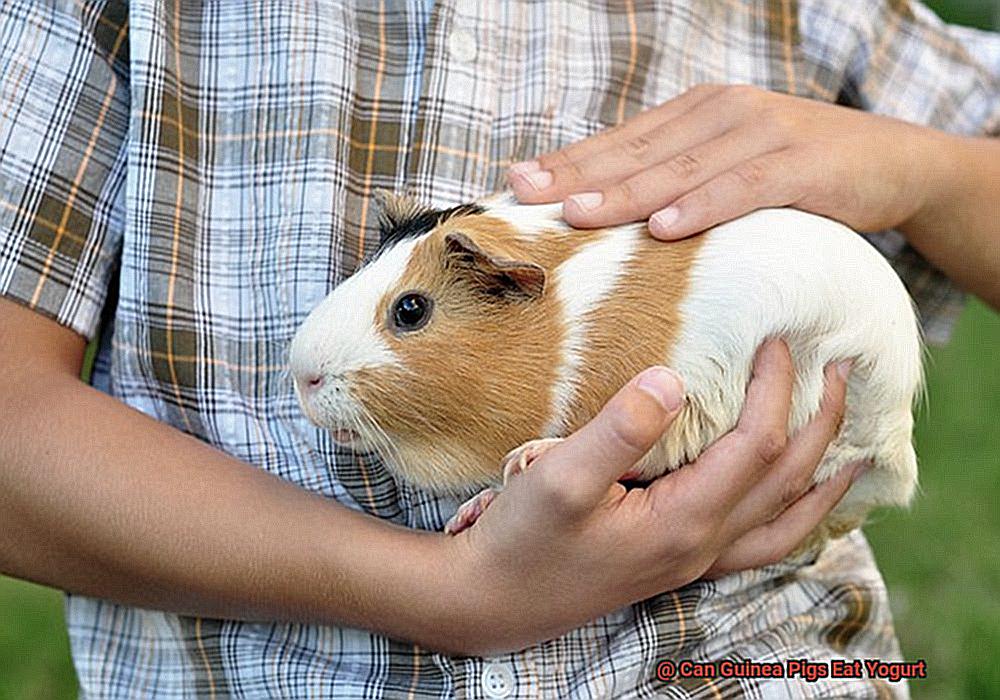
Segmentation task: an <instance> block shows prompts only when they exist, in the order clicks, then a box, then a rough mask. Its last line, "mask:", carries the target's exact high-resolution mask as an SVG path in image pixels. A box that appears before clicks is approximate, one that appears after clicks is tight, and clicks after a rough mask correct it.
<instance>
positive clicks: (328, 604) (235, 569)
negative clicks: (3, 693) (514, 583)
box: [0, 300, 457, 647]
mask: <svg viewBox="0 0 1000 700" xmlns="http://www.w3.org/2000/svg"><path fill="white" fill-rule="evenodd" d="M0 304H6V306H4V307H2V308H0V317H2V316H3V315H5V314H8V313H18V314H28V315H31V316H34V314H32V313H31V312H28V311H25V310H23V309H16V310H12V309H11V307H10V302H4V301H3V300H0ZM8 319H9V317H8ZM46 323H48V322H46ZM4 325H6V324H4ZM10 340H11V334H10V326H9V325H8V326H7V333H6V335H5V336H3V334H2V333H0V351H2V353H5V354H0V386H2V387H3V391H2V395H0V532H3V533H4V534H3V536H2V537H0V568H2V570H3V571H4V572H6V573H9V574H12V575H14V576H18V577H22V578H27V579H32V580H35V581H38V582H41V583H45V584H49V585H53V586H57V587H60V588H63V589H66V590H70V591H75V592H78V593H82V594H87V595H92V596H96V597H101V598H107V599H111V600H115V601H119V602H122V603H126V604H130V605H136V606H143V607H149V608H156V609H163V610H171V611H176V612H181V613H186V614H192V615H201V616H211V617H227V618H239V619H257V620H270V619H277V620H295V621H304V622H313V623H336V624H346V625H352V626H359V627H365V628H368V629H375V630H379V631H383V632H386V633H389V634H392V635H394V636H397V637H403V638H408V639H415V640H419V641H422V642H424V643H426V644H432V645H435V646H438V647H446V646H447V642H448V639H447V637H446V636H445V635H447V633H448V628H447V622H448V621H447V619H445V617H446V616H445V615H444V614H443V608H444V606H449V607H450V609H452V610H455V609H456V607H457V606H456V605H455V603H456V601H449V600H447V597H448V596H447V592H446V590H445V589H446V586H447V580H446V579H445V578H444V577H445V576H446V575H447V572H446V571H445V570H444V567H443V563H442V557H440V556H438V551H437V550H438V549H439V547H438V546H437V544H436V541H438V540H441V539H442V538H443V536H442V535H438V534H431V533H420V532H417V531H411V530H406V529H403V528H399V527H395V526H392V525H390V524H387V523H383V522H381V521H379V520H377V519H375V518H372V517H370V516H366V515H363V514H360V513H356V512H353V511H350V510H349V509H347V508H345V507H343V506H340V505H338V504H336V503H334V502H331V501H328V500H325V499H322V498H320V497H318V496H315V495H310V494H309V493H307V492H306V491H304V490H302V489H300V488H297V487H295V486H293V485H291V484H288V483H286V482H283V481H281V480H280V479H278V478H276V477H273V476H270V475H268V474H266V473H265V472H263V471H261V470H258V469H255V468H253V467H251V466H249V465H247V464H244V463H242V462H240V461H238V460H236V459H234V458H232V457H230V456H228V455H226V454H224V453H223V452H221V451H219V450H216V449H213V448H212V447H210V446H208V445H205V444H203V443H201V442H199V441H198V440H196V439H194V438H192V437H189V436H187V435H184V434H183V433H181V432H180V431H177V430H175V429H173V428H171V427H169V426H167V425H165V424H163V423H160V422H158V421H156V420H153V419H151V418H149V417H147V416H145V415H143V414H141V413H139V412H137V411H134V410H132V409H130V408H127V407H126V406H124V405H123V404H121V403H120V402H118V401H116V400H115V399H113V398H111V397H108V396H106V395H104V394H102V393H100V392H98V391H96V390H94V389H92V388H90V387H88V386H86V385H84V384H83V383H82V382H80V381H79V380H78V379H76V377H75V376H74V374H73V370H72V369H70V368H67V369H66V370H65V371H52V370H51V367H50V368H49V369H48V370H43V366H44V365H46V364H49V365H51V363H47V362H46V361H45V360H44V358H43V359H42V360H40V361H37V362H36V360H32V359H30V358H26V357H23V356H21V357H18V352H19V350H18V349H17V347H16V346H17V345H18V343H16V342H13V343H12V342H9V341H10ZM25 347H32V345H31V344H30V343H29V344H27V345H25ZM35 347H37V345H36V346H35ZM36 354H44V353H36ZM438 584H440V585H438ZM444 609H445V610H446V609H447V608H444ZM439 613H442V614H439Z"/></svg>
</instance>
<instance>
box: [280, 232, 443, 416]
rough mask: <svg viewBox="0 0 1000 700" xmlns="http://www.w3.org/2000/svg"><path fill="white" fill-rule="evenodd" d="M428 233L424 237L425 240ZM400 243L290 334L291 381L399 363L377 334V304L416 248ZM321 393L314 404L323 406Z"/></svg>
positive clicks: (346, 282)
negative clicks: (292, 335)
mask: <svg viewBox="0 0 1000 700" xmlns="http://www.w3.org/2000/svg"><path fill="white" fill-rule="evenodd" d="M426 235H427V234H425V236H426ZM422 238H424V236H420V237H417V238H414V239H412V240H407V241H402V242H400V243H399V244H397V245H395V246H393V247H391V248H389V249H387V250H386V251H385V252H384V253H383V254H382V255H379V256H378V257H377V258H375V260H373V261H372V262H370V263H369V264H368V265H366V266H365V267H364V268H362V269H361V270H359V271H358V272H356V273H355V274H354V275H352V276H351V277H349V278H347V279H346V280H344V282H343V283H341V284H340V285H339V286H338V287H337V288H336V289H334V290H333V291H332V292H331V293H330V294H329V295H328V296H327V297H326V299H324V300H323V301H322V302H321V303H320V304H319V305H318V306H317V307H316V308H315V309H313V311H312V313H310V314H309V316H308V317H307V318H306V320H305V322H304V323H303V324H302V326H301V327H300V328H299V330H298V332H297V333H296V334H295V338H294V340H293V341H292V346H291V351H290V355H289V363H290V365H291V368H292V373H293V374H294V375H295V376H296V377H302V376H309V375H313V374H322V375H323V376H324V377H335V376H341V377H342V376H343V375H345V374H347V373H349V372H352V371H355V370H359V369H362V368H371V367H378V366H384V365H392V364H398V363H399V358H398V357H397V356H396V355H395V353H393V352H392V350H391V349H390V348H389V346H388V345H387V344H386V343H385V341H384V340H383V339H382V336H381V335H380V334H379V327H380V325H381V324H382V319H379V318H376V317H375V312H376V309H377V307H378V304H379V302H380V301H381V300H382V298H383V297H385V296H386V295H387V294H388V293H389V291H390V290H391V289H392V287H393V286H395V285H396V283H397V282H398V281H399V279H400V278H401V277H402V275H403V271H404V270H405V269H406V265H407V263H408V262H409V260H410V254H411V253H412V252H413V249H414V247H416V245H417V243H418V242H419V241H420V240H421V239H422ZM324 398H328V397H324V392H323V390H320V391H319V392H317V395H316V397H315V399H314V404H316V405H317V406H319V405H322V404H323V403H324Z"/></svg>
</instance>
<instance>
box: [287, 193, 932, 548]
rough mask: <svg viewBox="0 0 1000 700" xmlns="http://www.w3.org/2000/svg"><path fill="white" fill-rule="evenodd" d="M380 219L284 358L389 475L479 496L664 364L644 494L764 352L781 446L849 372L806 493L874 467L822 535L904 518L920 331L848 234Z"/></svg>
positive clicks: (706, 436)
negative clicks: (661, 406)
mask: <svg viewBox="0 0 1000 700" xmlns="http://www.w3.org/2000/svg"><path fill="white" fill-rule="evenodd" d="M380 223H381V234H382V236H381V243H380V245H379V248H378V250H377V252H376V253H375V254H374V255H373V257H372V259H371V260H370V261H369V262H367V263H366V264H365V265H364V266H363V267H362V268H361V269H359V270H358V271H357V272H356V273H355V274H354V275H352V276H351V277H349V278H348V279H346V280H345V281H344V282H343V283H342V284H340V285H339V286H337V287H336V288H335V289H334V290H333V291H332V292H331V293H330V295H329V296H328V297H327V298H326V299H325V300H324V301H323V302H321V303H320V304H319V305H318V306H317V307H316V308H315V309H314V310H313V311H312V313H311V314H310V315H309V316H308V318H307V319H306V320H305V321H304V323H303V324H302V326H301V327H300V328H299V329H298V331H297V333H296V335H295V338H294V340H293V342H292V345H291V349H290V358H289V360H290V365H291V369H292V374H293V376H294V379H295V386H296V392H297V394H298V397H299V401H300V403H301V405H302V408H303V410H304V412H305V414H306V415H307V416H308V417H309V418H310V419H311V420H312V421H313V422H315V423H316V424H317V425H319V426H322V427H324V428H327V429H329V430H331V431H332V432H333V435H334V438H335V439H336V440H338V441H339V442H342V443H349V444H350V445H351V446H352V447H353V448H354V449H356V450H360V451H374V452H376V453H378V455H379V456H380V457H381V458H382V460H383V461H384V463H385V465H386V466H387V467H388V468H389V469H390V470H391V471H392V472H394V473H395V474H396V475H397V476H398V477H400V478H402V479H404V480H407V481H409V482H411V483H413V484H415V485H418V486H420V487H424V488H427V489H432V490H435V491H437V492H451V493H454V494H462V493H472V492H474V491H475V490H476V489H479V488H483V487H490V486H496V485H498V484H499V482H500V480H501V472H502V470H503V467H502V465H503V464H504V458H505V455H508V454H509V453H510V451H511V450H512V448H516V447H518V446H519V445H522V444H525V443H528V444H529V445H536V446H541V447H544V446H545V445H548V444H551V442H552V439H558V438H561V437H565V436H566V435H568V434H570V433H571V432H573V431H574V430H576V429H577V428H579V427H581V426H582V425H583V424H584V423H585V422H586V421H588V420H589V419H591V418H592V417H593V416H594V415H596V413H597V412H598V411H599V409H600V408H601V407H602V406H603V405H604V403H605V402H606V401H607V400H608V399H609V398H610V397H611V396H612V395H613V394H614V393H615V392H617V391H618V390H619V389H620V388H621V387H622V386H623V385H624V384H625V383H627V382H628V381H629V380H630V379H631V378H632V377H633V376H634V375H635V374H637V373H638V372H640V371H641V370H643V369H644V368H646V367H648V366H650V365H666V366H669V367H672V368H673V369H675V370H676V371H677V372H678V373H679V374H680V375H681V376H682V377H683V380H684V385H685V391H686V398H685V405H684V407H683V408H682V410H681V412H680V414H679V415H678V416H677V418H676V419H675V420H674V422H673V423H672V425H671V426H670V427H669V428H668V429H667V431H666V432H665V433H664V435H663V437H662V438H661V439H660V440H659V442H658V443H657V444H656V445H655V446H654V447H653V448H652V449H651V450H650V451H649V453H647V454H646V455H645V457H644V458H643V459H642V460H640V462H639V463H638V464H637V465H636V466H635V469H634V470H633V471H632V472H631V473H630V474H629V478H634V479H637V480H648V479H652V478H654V477H656V476H659V475H661V474H663V473H665V472H667V471H670V470H673V469H677V468H679V467H681V466H682V465H684V464H686V463H689V462H691V461H692V460H694V459H695V458H697V457H698V455H699V454H700V453H701V452H702V451H704V450H705V449H706V448H707V447H708V446H709V445H711V444H712V442H713V441H715V440H716V439H718V438H719V437H721V436H722V435H723V434H725V433H726V432H728V431H729V430H731V429H732V428H733V427H734V426H735V425H736V422H737V419H738V417H739V414H740V410H741V407H742V405H743V401H744V397H745V392H746V387H747V384H748V381H749V378H750V374H751V365H752V362H753V357H754V354H755V351H756V349H757V347H758V346H759V345H760V344H761V343H762V342H763V341H764V340H765V339H767V338H769V337H781V338H783V339H784V340H785V341H786V343H787V344H788V347H789V350H790V352H791V356H792V358H793V362H794V365H795V370H796V381H795V384H794V390H793V397H792V407H791V412H790V416H789V422H788V430H789V434H792V433H794V432H795V431H796V430H798V429H799V428H800V427H801V426H803V425H804V424H805V423H806V422H807V421H808V420H809V419H810V418H811V417H812V416H813V415H815V414H816V412H817V411H818V409H819V405H820V400H821V398H822V394H823V368H824V366H825V365H826V364H827V363H830V362H834V361H840V360H844V359H851V360H853V369H852V371H851V375H850V379H849V382H848V391H847V403H846V412H845V415H844V419H843V423H842V426H841V430H840V432H839V435H838V437H837V438H836V439H835V440H834V442H833V443H831V445H830V446H829V448H828V450H827V452H826V454H825V456H824V458H823V461H822V463H821V464H820V466H819V467H818V468H817V470H816V474H815V481H816V482H821V481H823V480H825V479H827V478H829V477H830V476H831V475H833V474H835V473H836V472H837V470H839V469H840V468H842V467H843V466H845V465H847V464H849V463H853V462H857V461H860V460H870V461H871V462H872V464H873V467H872V468H871V469H870V470H869V471H868V472H867V473H865V474H864V475H863V476H862V477H861V478H860V479H859V480H858V481H857V482H856V483H855V484H854V485H853V486H852V487H851V490H850V491H849V492H848V494H847V495H846V496H845V498H844V499H843V500H842V501H841V503H840V504H839V505H838V507H837V508H836V509H835V510H834V512H833V513H832V514H831V515H830V516H829V518H828V519H827V522H826V523H825V524H824V532H823V533H822V534H823V536H836V535H839V534H842V533H843V532H846V531H848V530H850V529H852V528H854V527H856V526H857V525H859V524H860V523H861V522H862V521H863V519H864V517H865V516H866V514H867V513H868V511H869V510H870V509H871V508H872V507H874V506H877V505H905V504H907V503H908V501H909V499H910V497H911V495H912V493H913V491H914V487H915V484H916V478H917V469H916V456H915V454H914V450H913V446H912V443H911V435H912V429H913V414H912V409H913V404H914V401H915V397H916V396H917V394H918V392H919V390H920V386H921V381H922V366H921V360H922V343H921V335H920V330H919V326H918V323H917V320H916V317H915V313H914V309H913V305H912V302H911V300H910V298H909V296H908V294H907V292H906V290H905V288H904V287H903V285H902V283H901V282H900V280H899V278H898V277H897V275H896V274H895V273H894V272H893V270H892V268H891V267H890V266H889V264H888V263H887V262H886V260H885V259H884V258H883V257H882V256H881V255H879V254H878V253H877V252H876V251H875V249H874V248H872V247H871V246H870V245H869V244H868V243H867V242H866V241H865V240H864V239H863V238H862V237H860V236H858V235H857V234H856V233H854V232H853V231H851V230H850V229H848V228H847V227H845V226H843V225H841V224H839V223H837V222H834V221H832V220H830V219H827V218H823V217H820V216H815V215H812V214H808V213H804V212H801V211H797V210H793V209H765V210H760V211H757V212H754V213H752V214H749V215H747V216H744V217H742V218H739V219H736V220H734V221H731V222H729V223H725V224H722V225H720V226H716V227H715V228H713V229H711V230H709V231H707V232H706V233H704V234H702V235H698V236H695V237H692V238H688V239H686V240H682V241H679V242H672V243H664V242H662V241H657V240H655V239H653V238H652V237H651V236H650V235H649V233H648V230H647V228H646V225H645V224H642V223H638V224H629V225H624V226H617V227H610V228H603V229H597V230H578V229H574V228H572V227H570V226H569V225H568V224H566V223H565V222H564V221H563V220H562V219H561V218H560V206H559V205H558V204H555V205H534V206H528V205H519V204H517V203H516V202H515V201H514V200H513V198H512V197H511V196H510V195H506V194H501V195H496V196H493V197H491V198H487V199H484V200H481V201H479V202H476V203H472V204H465V205H462V206H457V207H453V208H450V209H443V210H434V209H431V208H427V207H424V206H422V205H420V204H419V203H417V202H416V201H414V200H412V199H409V198H403V197H393V196H386V197H385V201H384V202H383V213H382V217H381V222H380ZM538 438H541V439H543V442H541V443H539V442H532V441H535V440H536V439H538ZM546 439H548V440H547V441H546ZM530 452H531V456H534V455H535V454H537V452H538V450H537V449H535V450H531V451H530ZM515 454H517V453H515ZM520 454H521V457H522V460H521V463H522V464H524V460H523V457H524V451H523V450H522V451H521V453H520ZM506 463H507V464H508V470H507V473H508V475H509V473H510V471H511V470H510V467H509V465H510V463H511V460H510V459H509V458H508V459H507V461H506ZM487 502H488V499H487V501H483V500H481V499H480V500H479V501H473V506H472V507H473V510H475V513H473V515H472V518H471V519H474V517H475V515H478V512H479V510H481V508H482V507H484V506H485V505H486V504H487ZM468 511H469V508H466V509H465V512H464V513H463V514H461V516H462V518H463V519H464V521H465V522H463V523H462V524H461V525H460V526H459V527H457V528H453V529H461V527H464V526H466V525H467V524H468V522H469V520H470V518H469V517H468V516H469V512H468Z"/></svg>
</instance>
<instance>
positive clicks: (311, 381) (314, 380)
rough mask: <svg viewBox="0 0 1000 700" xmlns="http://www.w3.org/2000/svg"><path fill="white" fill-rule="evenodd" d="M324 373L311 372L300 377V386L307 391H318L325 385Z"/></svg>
mask: <svg viewBox="0 0 1000 700" xmlns="http://www.w3.org/2000/svg"><path fill="white" fill-rule="evenodd" d="M323 381H324V380H323V375H322V374H320V373H319V372H309V373H307V374H304V375H302V376H301V377H300V378H299V387H300V388H302V389H303V390H305V391H317V390H318V389H319V388H320V387H321V386H323Z"/></svg>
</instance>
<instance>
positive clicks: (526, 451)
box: [503, 438, 563, 484]
mask: <svg viewBox="0 0 1000 700" xmlns="http://www.w3.org/2000/svg"><path fill="white" fill-rule="evenodd" d="M562 441H563V439H562V438H541V439H538V440H529V441H528V442H526V443H524V444H523V445H521V446H520V447H515V448H514V449H513V450H511V451H510V452H508V453H507V455H506V456H505V457H504V458H503V483H504V484H506V483H507V482H508V480H509V479H510V478H511V477H513V476H514V475H515V474H520V473H521V472H526V471H528V468H529V467H531V465H532V464H534V462H535V461H536V460H537V459H538V458H539V457H541V456H542V455H543V454H545V453H546V452H548V451H549V450H551V449H552V448H553V447H555V446H556V445H558V444H559V443H560V442H562Z"/></svg>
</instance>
